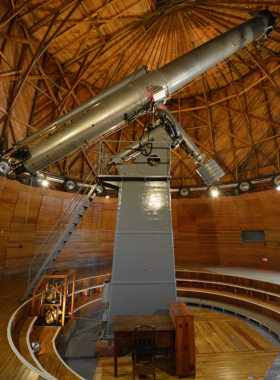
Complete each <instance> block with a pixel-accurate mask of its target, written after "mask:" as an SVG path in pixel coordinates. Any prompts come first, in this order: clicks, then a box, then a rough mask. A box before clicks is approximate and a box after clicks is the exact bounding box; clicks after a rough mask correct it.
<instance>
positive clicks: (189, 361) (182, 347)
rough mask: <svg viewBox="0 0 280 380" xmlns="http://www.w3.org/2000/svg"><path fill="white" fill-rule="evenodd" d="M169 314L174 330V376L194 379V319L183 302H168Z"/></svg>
mask: <svg viewBox="0 0 280 380" xmlns="http://www.w3.org/2000/svg"><path fill="white" fill-rule="evenodd" d="M169 314H170V318H171V319H172V322H173V324H174V327H175V329H176V332H175V337H176V338H175V349H176V374H177V376H182V377H184V376H194V377H195V374H196V368H195V341H194V317H193V315H192V313H191V311H190V310H189V309H188V307H187V305H186V304H185V303H184V302H170V303H169Z"/></svg>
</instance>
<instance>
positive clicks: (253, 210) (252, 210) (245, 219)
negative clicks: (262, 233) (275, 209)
mask: <svg viewBox="0 0 280 380" xmlns="http://www.w3.org/2000/svg"><path fill="white" fill-rule="evenodd" d="M243 197H244V198H245V197H247V199H240V200H238V201H237V210H238V216H239V224H240V229H241V231H246V230H247V231H251V230H252V231H253V230H263V222H262V212H261V206H260V201H259V199H248V195H246V196H243Z"/></svg>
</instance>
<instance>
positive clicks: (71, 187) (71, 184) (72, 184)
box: [63, 179, 77, 192]
mask: <svg viewBox="0 0 280 380" xmlns="http://www.w3.org/2000/svg"><path fill="white" fill-rule="evenodd" d="M63 187H64V190H65V191H69V192H71V191H75V190H77V182H76V181H74V180H73V179H65V180H64V182H63Z"/></svg>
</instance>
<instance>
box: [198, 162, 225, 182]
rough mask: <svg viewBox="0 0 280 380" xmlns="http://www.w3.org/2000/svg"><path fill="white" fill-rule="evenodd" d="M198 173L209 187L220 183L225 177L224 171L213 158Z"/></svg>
mask: <svg viewBox="0 0 280 380" xmlns="http://www.w3.org/2000/svg"><path fill="white" fill-rule="evenodd" d="M196 171H197V173H198V174H199V175H200V177H201V178H202V179H203V181H205V182H206V183H207V185H208V186H209V185H211V184H212V183H214V182H216V181H218V180H219V179H220V178H221V177H223V176H224V175H225V173H224V171H223V170H222V169H221V168H220V166H219V165H218V164H217V162H216V161H215V160H214V159H213V158H211V160H209V161H208V162H206V163H205V164H203V165H202V166H201V167H200V168H198V169H197V170H196Z"/></svg>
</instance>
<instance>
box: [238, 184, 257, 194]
mask: <svg viewBox="0 0 280 380" xmlns="http://www.w3.org/2000/svg"><path fill="white" fill-rule="evenodd" d="M238 189H239V191H240V193H243V194H244V193H249V192H250V191H251V190H252V189H253V185H252V182H251V181H242V182H239V184H238Z"/></svg>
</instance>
